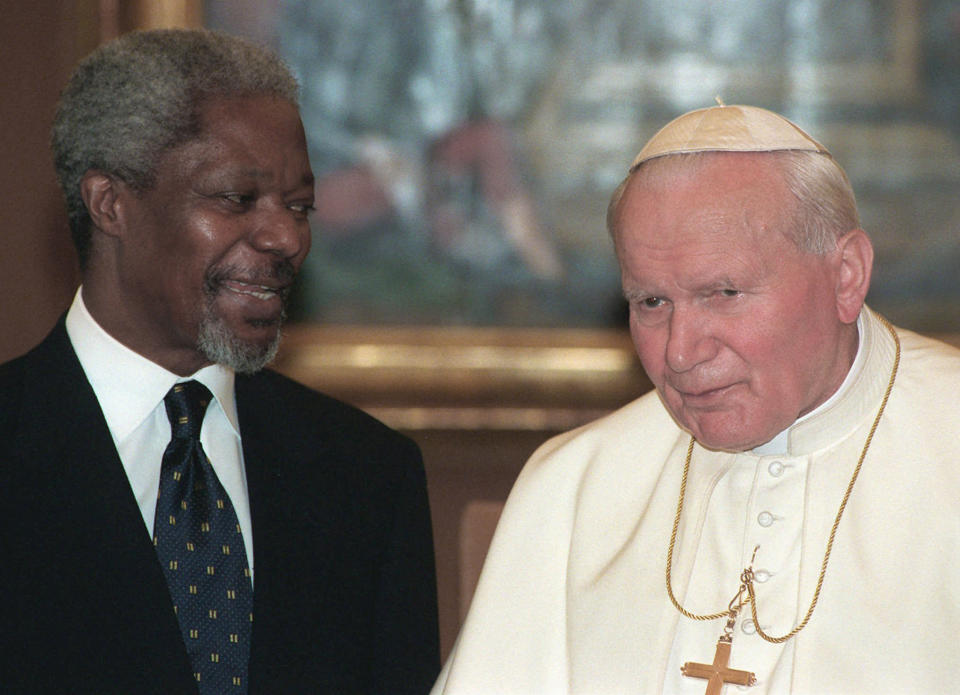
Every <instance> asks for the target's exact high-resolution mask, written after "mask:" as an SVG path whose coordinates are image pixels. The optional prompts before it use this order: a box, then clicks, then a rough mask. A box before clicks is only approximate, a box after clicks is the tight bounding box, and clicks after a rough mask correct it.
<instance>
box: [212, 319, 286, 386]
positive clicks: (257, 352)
mask: <svg viewBox="0 0 960 695" xmlns="http://www.w3.org/2000/svg"><path fill="white" fill-rule="evenodd" d="M285 318H286V314H285V313H284V316H282V317H281V319H280V321H279V322H278V323H277V332H276V334H274V336H273V339H272V340H271V341H270V342H269V343H267V344H265V345H264V344H260V343H250V342H246V341H243V340H240V339H239V338H237V336H236V335H234V334H233V332H232V331H231V330H230V329H229V328H228V327H227V325H226V324H225V323H224V321H223V319H221V318H220V317H219V316H214V315H212V314H211V313H210V312H209V311H207V312H205V315H204V317H203V319H202V320H201V321H200V330H199V332H198V334H197V349H198V350H199V351H200V353H201V354H202V355H203V356H204V357H206V358H207V359H208V360H210V361H211V362H212V363H214V364H222V365H223V366H225V367H230V368H232V369H233V370H234V371H237V372H240V373H241V374H253V373H254V372H259V371H260V370H261V369H263V368H264V367H266V366H267V365H268V364H269V363H270V362H272V361H273V358H274V357H276V356H277V350H278V349H279V348H280V338H281V334H280V326H281V325H283V321H284V319H285Z"/></svg>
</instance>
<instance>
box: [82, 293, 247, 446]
mask: <svg viewBox="0 0 960 695" xmlns="http://www.w3.org/2000/svg"><path fill="white" fill-rule="evenodd" d="M82 290H83V287H80V288H79V289H78V290H77V293H76V295H75V296H74V298H73V304H71V305H70V309H69V311H68V312H67V319H66V327H67V334H68V335H69V336H70V342H71V343H72V344H73V349H74V351H75V352H76V353H77V358H78V359H79V360H80V364H81V366H82V367H83V371H84V372H85V373H86V375H87V380H88V381H89V382H90V385H91V386H92V387H93V391H94V394H96V396H97V400H98V401H99V402H100V408H101V410H102V411H103V415H104V418H106V421H107V424H108V425H109V427H110V431H111V433H112V434H113V438H114V441H115V442H121V441H123V440H124V439H125V438H126V437H127V436H128V435H129V434H130V433H131V432H133V431H134V430H135V429H136V428H137V427H139V426H140V424H141V423H142V422H143V421H144V420H145V419H146V418H147V417H148V416H149V415H150V413H151V412H153V410H154V408H156V407H157V405H158V404H159V403H160V402H161V401H163V398H164V396H166V395H167V391H169V390H170V388H171V387H172V386H173V385H174V384H175V383H177V382H178V381H188V380H190V379H196V380H197V381H199V382H200V383H202V384H203V385H204V386H206V387H207V388H208V389H210V392H211V393H212V394H213V396H214V397H215V398H216V400H217V402H218V403H219V405H220V407H221V409H222V410H223V412H224V414H225V415H226V416H227V420H228V421H229V423H230V426H231V428H232V429H233V430H234V432H235V433H236V434H237V436H239V434H240V428H239V424H238V420H237V406H236V399H235V398H234V376H235V374H234V371H233V370H232V369H230V368H228V367H224V366H222V365H218V364H214V365H209V366H206V367H203V368H201V369H200V370H198V371H197V372H196V373H194V374H192V375H190V376H188V377H180V376H178V375H176V374H174V373H173V372H171V371H168V370H166V369H164V368H163V367H161V366H160V365H158V364H156V363H155V362H151V361H150V360H148V359H147V358H146V357H144V356H143V355H140V354H139V353H137V352H134V351H133V350H131V349H130V348H128V347H127V346H126V345H124V344H122V343H121V342H120V341H118V340H117V339H116V338H114V337H113V336H111V335H110V334H109V333H107V332H106V331H105V330H104V329H103V328H102V327H101V326H100V324H98V323H97V321H96V319H94V318H93V316H91V314H90V312H89V311H88V310H87V307H86V305H85V304H84V302H83V294H82Z"/></svg>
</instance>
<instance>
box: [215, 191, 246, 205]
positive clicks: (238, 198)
mask: <svg viewBox="0 0 960 695" xmlns="http://www.w3.org/2000/svg"><path fill="white" fill-rule="evenodd" d="M221 197H222V198H223V199H224V200H226V201H228V202H230V203H234V204H235V205H249V204H250V203H251V202H252V201H253V196H252V195H250V194H248V193H224V194H223V195H222V196H221Z"/></svg>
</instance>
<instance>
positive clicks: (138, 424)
mask: <svg viewBox="0 0 960 695" xmlns="http://www.w3.org/2000/svg"><path fill="white" fill-rule="evenodd" d="M82 290H83V288H82V287H81V288H80V289H78V290H77V294H76V296H75V297H74V299H73V304H72V305H71V306H70V310H69V311H68V312H67V320H66V327H67V334H68V335H69V336H70V342H71V343H72V344H73V349H74V351H76V353H77V358H78V359H79V360H80V365H81V366H82V367H83V371H84V372H85V373H86V375H87V380H88V381H89V382H90V385H91V386H92V387H93V392H94V394H95V395H96V397H97V400H98V401H99V403H100V409H101V410H102V411H103V416H104V418H105V419H106V421H107V427H108V428H109V429H110V434H111V435H112V437H113V443H114V445H115V446H116V447H117V453H118V454H119V455H120V462H121V463H122V464H123V468H124V470H125V471H126V474H127V480H128V481H129V483H130V489H131V490H132V491H133V494H134V496H135V497H136V499H137V504H138V505H139V507H140V513H141V514H142V515H143V523H144V525H145V526H146V529H147V533H148V534H149V535H150V536H151V537H152V536H153V521H154V513H155V510H156V505H157V493H158V491H159V487H160V465H161V461H162V459H163V452H164V450H165V449H166V447H167V444H168V443H169V442H170V421H169V420H168V419H167V412H166V408H165V406H164V402H163V398H164V396H166V395H167V392H168V391H169V390H170V389H171V388H172V387H173V385H174V384H175V383H177V382H181V381H189V380H191V379H195V380H196V381H199V382H200V383H202V384H203V385H204V386H206V387H207V388H208V389H210V393H212V394H213V401H212V402H211V403H210V405H209V406H208V408H207V412H206V415H205V416H204V418H203V426H202V428H201V430H200V443H201V445H202V446H203V450H204V452H206V454H207V458H209V459H210V463H211V465H212V466H213V469H214V471H216V474H217V477H218V478H219V479H220V483H221V484H222V485H223V487H224V489H225V490H226V492H227V495H229V497H230V501H231V503H232V504H233V508H234V510H235V511H236V514H237V520H238V521H239V523H240V530H241V532H242V533H243V543H244V546H245V547H246V551H247V560H248V562H249V563H250V576H251V578H252V577H253V527H252V523H251V520H250V499H249V495H248V493H247V479H246V475H245V473H244V467H243V449H242V447H241V444H240V427H239V423H238V420H237V404H236V398H235V395H234V372H233V370H232V369H229V368H227V367H223V366H221V365H211V366H208V367H204V368H202V369H200V370H199V371H197V372H196V373H195V374H192V375H190V376H188V377H180V376H178V375H176V374H174V373H173V372H170V371H167V370H166V369H164V368H163V367H161V366H160V365H158V364H156V363H154V362H151V361H150V360H148V359H147V358H146V357H143V356H142V355H140V354H138V353H136V352H134V351H133V350H131V349H130V348H128V347H126V346H125V345H123V344H122V343H120V342H119V341H118V340H116V339H115V338H113V337H112V336H111V335H110V334H108V333H107V332H106V331H105V330H103V328H102V327H101V326H100V324H98V323H97V322H96V320H95V319H94V318H93V316H91V315H90V312H89V311H88V310H87V308H86V306H85V305H84V303H83V295H82Z"/></svg>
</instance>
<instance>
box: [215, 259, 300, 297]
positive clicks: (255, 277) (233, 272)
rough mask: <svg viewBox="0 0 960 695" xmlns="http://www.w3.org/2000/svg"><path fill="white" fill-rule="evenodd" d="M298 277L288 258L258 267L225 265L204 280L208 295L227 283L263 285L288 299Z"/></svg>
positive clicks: (217, 268)
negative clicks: (287, 296) (274, 289)
mask: <svg viewBox="0 0 960 695" xmlns="http://www.w3.org/2000/svg"><path fill="white" fill-rule="evenodd" d="M296 277H297V269H296V268H295V267H294V265H293V263H291V262H290V261H289V260H287V259H286V258H277V259H275V260H274V261H273V262H272V263H269V264H265V265H258V266H240V265H233V264H231V265H223V266H215V267H213V268H211V269H210V270H209V272H208V273H207V275H206V277H205V278H204V288H205V289H206V291H207V292H208V293H216V292H217V290H218V288H219V287H220V285H222V284H223V283H224V282H227V281H230V280H232V281H237V282H244V283H247V284H250V285H263V286H265V287H271V288H276V291H277V292H278V293H279V294H281V295H283V296H284V297H286V295H288V294H289V293H290V286H291V285H292V284H293V280H294V278H296Z"/></svg>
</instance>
